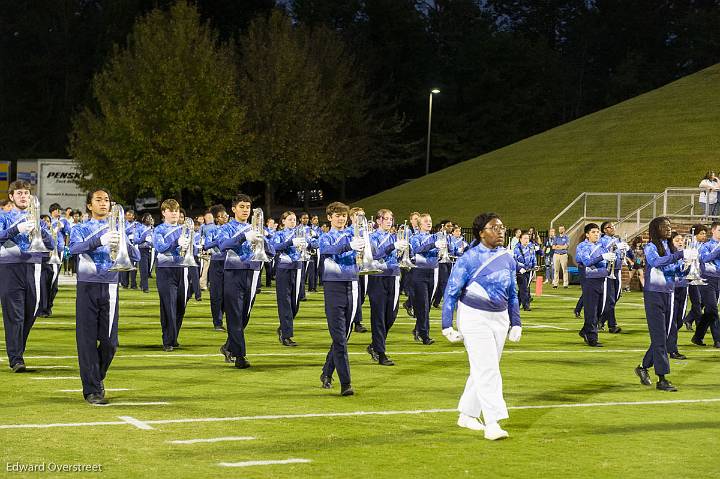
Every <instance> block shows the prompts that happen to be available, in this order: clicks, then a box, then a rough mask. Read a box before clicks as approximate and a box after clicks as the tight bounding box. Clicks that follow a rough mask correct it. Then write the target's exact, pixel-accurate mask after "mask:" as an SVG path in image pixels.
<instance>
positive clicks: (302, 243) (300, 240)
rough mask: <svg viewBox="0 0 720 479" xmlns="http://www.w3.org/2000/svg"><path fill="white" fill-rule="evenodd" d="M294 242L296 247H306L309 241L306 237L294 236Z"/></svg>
mask: <svg viewBox="0 0 720 479" xmlns="http://www.w3.org/2000/svg"><path fill="white" fill-rule="evenodd" d="M292 244H293V246H294V247H296V248H304V247H306V246H307V241H306V240H305V238H293V240H292Z"/></svg>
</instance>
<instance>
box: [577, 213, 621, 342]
mask: <svg viewBox="0 0 720 479" xmlns="http://www.w3.org/2000/svg"><path fill="white" fill-rule="evenodd" d="M584 231H585V241H583V242H582V243H580V244H579V245H577V248H576V249H575V256H576V257H575V262H576V263H577V264H578V267H579V268H581V269H582V270H583V273H582V275H583V277H584V278H585V279H584V280H583V282H582V297H581V299H582V306H583V307H584V308H585V310H584V314H585V323H584V324H583V327H582V329H581V330H580V332H579V333H578V334H579V335H580V337H581V338H583V340H584V341H585V344H587V345H588V346H591V347H602V343H600V342H598V318H599V317H600V315H601V314H602V308H603V305H604V304H605V303H604V301H603V294H604V291H605V279H606V278H607V275H608V262H609V261H615V259H616V256H615V253H611V252H609V251H608V250H607V249H606V248H605V247H604V246H603V245H602V243H600V228H599V227H598V225H597V224H595V223H588V224H587V225H585V230H584Z"/></svg>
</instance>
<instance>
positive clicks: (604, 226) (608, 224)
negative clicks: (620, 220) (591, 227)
mask: <svg viewBox="0 0 720 479" xmlns="http://www.w3.org/2000/svg"><path fill="white" fill-rule="evenodd" d="M608 226H614V225H613V222H612V221H603V222H602V224H601V225H600V232H601V233H602V232H603V231H605V228H607V227H608Z"/></svg>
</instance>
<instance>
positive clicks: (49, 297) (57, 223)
mask: <svg viewBox="0 0 720 479" xmlns="http://www.w3.org/2000/svg"><path fill="white" fill-rule="evenodd" d="M61 211H62V210H61V208H60V205H59V204H57V203H53V204H51V205H50V228H51V233H52V230H55V238H56V245H55V249H56V250H57V253H58V256H59V257H60V259H61V260H62V257H63V253H64V251H65V245H67V244H68V242H69V240H70V238H69V236H70V226H69V224H68V223H67V220H65V219H64V218H61V217H60V212H61ZM49 259H50V255H49V254H47V255H43V263H42V274H41V279H40V281H41V288H40V289H41V291H42V294H41V296H42V297H41V299H40V308H39V309H38V314H37V315H38V316H40V317H50V316H52V309H53V305H54V303H55V296H57V293H58V282H59V279H60V265H59V264H50V263H49V262H48V261H49Z"/></svg>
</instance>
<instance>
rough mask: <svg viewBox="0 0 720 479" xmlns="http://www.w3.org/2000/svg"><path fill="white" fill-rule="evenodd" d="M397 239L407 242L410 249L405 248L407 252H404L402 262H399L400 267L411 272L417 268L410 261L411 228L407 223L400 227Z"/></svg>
mask: <svg viewBox="0 0 720 479" xmlns="http://www.w3.org/2000/svg"><path fill="white" fill-rule="evenodd" d="M397 239H398V241H401V240H402V241H407V242H408V247H407V248H405V251H403V252H402V256H401V257H400V260H399V261H398V265H399V266H400V267H401V268H402V269H406V270H411V269H413V268H414V267H415V265H414V264H413V262H412V261H411V260H410V244H409V243H410V228H409V227H408V225H407V221H405V223H403V224H402V225H400V227H399V228H398V232H397Z"/></svg>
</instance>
